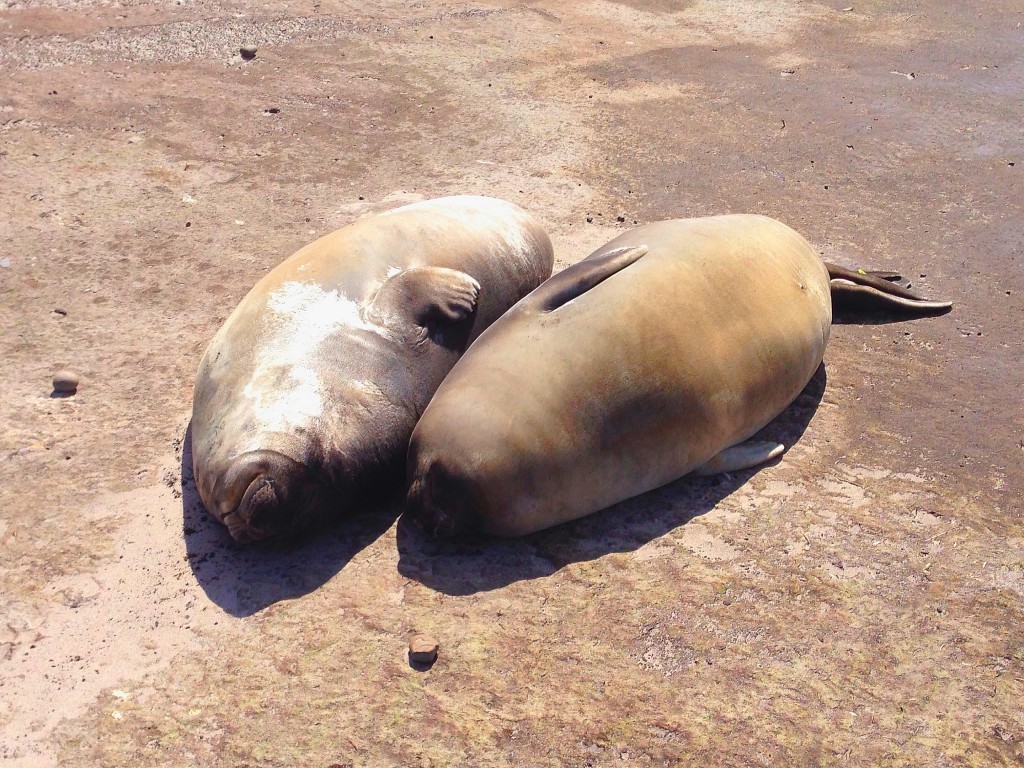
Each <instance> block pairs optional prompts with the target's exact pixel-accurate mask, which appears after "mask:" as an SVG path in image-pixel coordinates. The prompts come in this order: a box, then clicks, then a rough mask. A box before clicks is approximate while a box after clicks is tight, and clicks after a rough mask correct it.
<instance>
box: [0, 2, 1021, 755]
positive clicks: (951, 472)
mask: <svg viewBox="0 0 1024 768" xmlns="http://www.w3.org/2000/svg"><path fill="white" fill-rule="evenodd" d="M851 4H852V5H851ZM253 5H254V4H249V3H241V2H232V1H231V0H195V1H193V0H177V1H176V2H171V1H170V0H122V2H114V1H113V0H111V1H107V0H23V1H21V0H16V1H14V2H11V0H7V2H4V3H2V4H0V179H2V181H0V211H2V215H0V328H2V333H0V359H2V360H3V363H4V364H3V370H2V372H0V456H2V461H0V583H2V592H0V761H2V762H3V764H4V765H11V766H19V767H20V766H36V765H58V764H59V765H62V766H121V765H129V764H130V765H139V766H178V765H181V766H184V765H197V764H201V765H212V766H221V765H224V766H228V765H230V766H242V765H246V766H298V765H312V766H316V765H319V766H324V768H326V766H329V765H332V764H338V765H353V766H392V765H401V766H447V765H473V766H513V765H514V766H523V765H526V766H560V765H567V766H568V765H571V766H612V765H615V766H619V765H641V766H642V765H702V766H703V765H716V766H717V765H720V766H759V765H765V766H774V765H792V766H818V765H850V766H864V765H884V766H903V765H906V766H911V765H912V766H921V765H928V766H961V765H964V766H967V765H969V766H994V765H1020V764H1024V715H1022V713H1021V698H1022V694H1024V634H1022V629H1021V628H1022V626H1024V533H1022V527H1021V514H1020V508H1021V505H1020V497H1021V492H1022V491H1024V471H1022V466H1021V465H1022V460H1024V433H1022V429H1024V427H1022V424H1024V418H1022V416H1024V413H1022V410H1024V409H1022V401H1021V392H1020V384H1021V372H1022V369H1024V362H1022V360H1021V354H1020V328H1021V327H1022V320H1024V312H1022V307H1024V304H1022V302H1021V296H1022V295H1024V177H1022V175H1021V174H1022V173H1024V101H1022V100H1021V98H1020V96H1021V93H1022V92H1024V59H1022V57H1021V51H1022V50H1024V28H1022V25H1024V6H1022V5H1021V3H1020V0H991V1H990V2H986V3H962V2H955V1H954V0H931V1H930V2H924V1H923V0H920V1H919V0H901V1H900V2H881V0H840V2H834V3H828V4H820V3H814V2H801V1H797V0H771V1H769V0H747V1H745V2H744V1H741V0H693V1H692V2H670V1H669V0H620V1H619V2H612V1H611V0H579V1H577V0H556V1H555V2H550V3H539V2H535V3H530V2H507V3H500V2H492V0H481V1H480V2H476V3H473V4H465V3H454V2H447V3H446V2H442V1H441V0H422V1H421V2H408V3H398V2H394V0H388V1H386V2H382V3H375V4H367V3H358V2H350V3H346V2H335V1H334V0H314V1H313V2H307V1H298V2H281V1H280V0H275V1H272V2H269V3H263V4H260V8H259V11H258V12H255V11H253V10H252V8H253ZM244 43H253V44H256V45H258V46H259V53H258V55H257V57H256V59H255V60H253V61H249V62H244V61H242V60H241V58H240V57H239V55H238V48H239V46H240V45H241V44H244ZM452 193H488V194H494V195H497V196H501V197H505V198H508V199H510V200H513V201H515V202H517V203H519V204H521V205H523V206H525V207H526V208H528V209H530V210H531V211H533V212H535V213H536V214H538V215H539V216H540V217H541V218H542V219H543V220H544V221H545V222H546V223H547V225H548V226H549V227H550V231H551V233H552V236H553V239H554V241H555V244H556V248H557V253H558V257H559V265H560V266H564V265H565V264H567V263H570V262H573V261H575V260H577V259H580V258H582V257H583V256H585V255H586V254H587V253H588V252H589V250H590V249H591V248H593V247H595V246H597V245H598V244H600V243H602V242H604V241H606V240H608V239H610V238H611V237H612V236H614V235H615V234H616V233H617V232H618V231H619V230H620V229H622V228H625V227H628V226H631V225H632V224H633V222H634V221H637V222H646V221H651V220H655V219H659V218H665V217H670V216H688V215H702V214H710V213H724V212H737V211H753V212H763V213H767V214H770V215H774V216H776V217H778V218H781V219H782V220H784V221H786V222H787V223H789V224H791V225H792V226H794V227H796V228H797V229H798V230H800V231H801V232H802V233H803V234H804V235H806V236H807V237H808V238H809V239H811V240H812V242H814V243H815V244H816V245H817V246H818V247H819V248H820V249H821V251H822V253H823V254H824V255H825V256H826V257H828V258H829V259H832V260H835V261H838V262H840V263H843V264H846V265H849V266H864V267H868V268H896V269H899V270H902V271H904V272H905V274H907V275H908V276H909V277H911V279H912V280H913V282H914V284H915V286H916V287H918V288H920V289H921V290H922V291H923V292H925V293H927V294H931V295H935V296H937V297H943V298H945V297H948V298H951V299H953V300H954V301H956V302H957V306H956V309H955V311H954V312H953V313H952V314H950V315H947V316H945V317H942V318H937V319H927V320H918V321H913V322H904V323H882V324H872V325H867V324H865V325H841V326H838V327H837V328H835V329H834V331H833V341H832V344H831V346H830V348H829V351H828V354H827V357H826V365H825V367H824V369H823V370H822V371H821V372H819V375H818V376H817V377H816V379H815V381H814V382H812V384H811V385H810V387H809V388H808V390H807V392H806V393H805V394H804V395H803V396H802V397H801V399H800V400H799V401H798V402H797V403H796V404H795V405H794V407H793V408H791V409H790V411H788V412H787V413H786V414H785V415H784V416H782V417H781V418H780V419H779V421H778V422H777V423H776V424H774V425H773V426H772V427H770V431H771V432H772V433H773V434H774V435H777V436H780V437H781V438H782V439H783V440H784V441H785V442H788V443H789V444H791V445H792V448H791V449H790V450H789V452H788V453H787V454H786V455H785V457H784V458H783V459H782V461H781V462H779V463H778V464H776V465H775V466H772V467H768V468H765V469H763V470H761V471H758V472H756V473H745V474H743V475H742V476H733V477H720V478H712V479H707V480H701V481H695V482H680V483H677V484H675V485H673V486H670V487H667V488H664V489H661V490H659V491H657V492H654V493H651V494H648V495H647V496H644V497H642V498H639V499H636V500H633V501H630V502H627V503H625V504H622V505H619V506H618V507H616V508H614V509H611V510H608V511H606V512H604V513H601V514H599V515H596V516H594V517H592V518H589V519H587V520H584V521H581V522H579V523H576V524H572V525H568V526H564V527H562V528H559V529H556V530H553V531H550V532H548V533H545V534H541V535H538V536H534V537H531V538H529V539H527V540H523V541H515V542H464V543H458V544H446V545H437V544H433V543H431V542H428V541H424V540H423V539H421V538H420V537H419V536H417V535H416V533H415V532H413V531H410V530H409V529H408V527H407V526H406V525H405V524H404V523H402V522H401V520H397V518H398V512H399V510H398V509H397V508H392V507H388V508H384V509H379V510H372V511H369V512H368V513H367V515H366V516H365V517H364V518H360V519H358V520H353V521H346V522H345V523H344V524H343V525H341V526H339V528H338V529H337V531H335V532H333V533H330V534H328V535H325V536H323V537H321V538H319V539H316V540H314V541H310V542H307V543H306V544H304V545H302V546H300V547H299V548H297V549H295V550H291V551H272V552H267V551H260V550H251V549H241V548H237V547H234V546H232V545H231V544H230V543H229V542H228V541H227V540H226V536H225V535H224V533H223V532H222V531H221V530H220V529H219V528H218V527H217V526H216V525H214V524H213V523H212V522H211V521H210V520H209V519H208V518H207V517H206V516H205V514H204V513H203V512H202V510H201V509H200V508H199V506H198V505H197V503H196V501H195V491H194V486H193V485H192V481H191V477H190V474H189V472H188V445H187V443H186V442H184V436H185V427H186V424H187V420H188V413H189V407H190V396H191V387H192V381H193V376H194V372H195V368H196V365H197V363H198V360H199V356H200V355H201V353H202V350H203V348H204V346H205V344H206V343H207V341H208V340H209V338H210V336H211V335H212V333H213V332H214V330H215V329H216V328H217V326H218V325H219V323H220V322H221V321H222V320H223V318H224V317H225V316H226V314H227V313H228V312H229V311H230V310H231V308H232V307H233V306H234V305H235V304H236V303H237V301H238V300H239V299H240V298H241V297H242V296H243V295H244V294H245V293H246V291H247V290H248V289H249V287H250V286H251V285H252V284H253V283H254V282H255V281H256V279H257V278H258V277H259V276H260V275H261V274H263V273H264V272H265V271H266V270H267V269H268V268H270V267H271V266H273V265H274V264H276V263H277V262H278V261H280V260H281V259H282V258H283V257H285V256H287V255H288V254H290V253H291V252H292V251H293V250H295V249H296V248H297V247H299V246H300V245H302V244H304V243H305V242H307V241H309V240H311V239H313V238H314V237H315V236H317V235H320V234H322V233H325V232H327V231H330V230H332V229H334V228H336V227H338V226H341V225H343V224H345V223H347V222H349V221H351V220H353V218H355V217H357V216H359V215H361V214H363V213H367V212H372V211H375V210H380V209H384V208H389V207H393V206H394V205H396V204H398V203H400V202H403V201H408V200H415V199H419V198H421V197H433V196H439V195H444V194H452ZM588 216H589V217H590V218H591V219H592V221H590V222H588V220H587V217H588ZM619 217H622V221H621V222H620V221H619V220H618V218H619ZM61 368H71V369H73V370H75V371H77V372H78V373H79V374H80V375H81V377H82V384H81V387H80V389H79V392H78V394H77V395H75V396H74V397H69V398H63V399H61V398H52V397H51V396H50V386H49V383H50V377H51V376H52V374H53V373H54V372H55V371H56V370H59V369H61ZM182 467H185V471H182ZM417 631H427V632H431V633H433V634H434V635H436V636H437V637H438V638H439V640H440V642H441V645H442V648H441V656H440V659H439V660H438V662H437V664H436V665H435V666H434V667H433V668H432V669H431V670H429V671H427V672H422V671H417V670H413V669H411V668H410V667H409V665H408V663H407V661H406V658H405V648H406V642H407V639H408V637H409V636H410V635H411V634H412V633H413V632H417Z"/></svg>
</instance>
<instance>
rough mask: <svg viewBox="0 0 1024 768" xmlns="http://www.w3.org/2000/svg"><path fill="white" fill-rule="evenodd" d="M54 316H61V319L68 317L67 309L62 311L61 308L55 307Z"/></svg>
mask: <svg viewBox="0 0 1024 768" xmlns="http://www.w3.org/2000/svg"><path fill="white" fill-rule="evenodd" d="M53 314H55V315H60V316H61V317H67V316H68V311H67V310H66V309H61V308H60V307H54V308H53Z"/></svg>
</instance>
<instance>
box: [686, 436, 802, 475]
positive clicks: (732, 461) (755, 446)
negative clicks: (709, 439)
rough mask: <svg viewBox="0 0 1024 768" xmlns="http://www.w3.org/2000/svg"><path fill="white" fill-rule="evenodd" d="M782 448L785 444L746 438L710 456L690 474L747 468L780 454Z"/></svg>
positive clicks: (706, 473)
mask: <svg viewBox="0 0 1024 768" xmlns="http://www.w3.org/2000/svg"><path fill="white" fill-rule="evenodd" d="M784 450H786V446H784V445H783V444H782V443H770V442H763V441H761V440H747V441H745V442H742V443H737V444H736V445H734V446H732V447H731V448H726V449H725V450H724V451H722V452H721V453H718V454H716V455H715V456H712V457H711V458H710V459H708V460H707V461H706V462H704V463H703V464H701V465H700V466H699V467H697V468H696V469H695V470H693V473H692V474H695V475H718V474H721V473H723V472H736V471H738V470H741V469H749V468H750V467H756V466H758V465H760V464H764V463H765V462H768V461H771V460H772V459H774V458H775V457H776V456H781V455H782V452H783V451H784Z"/></svg>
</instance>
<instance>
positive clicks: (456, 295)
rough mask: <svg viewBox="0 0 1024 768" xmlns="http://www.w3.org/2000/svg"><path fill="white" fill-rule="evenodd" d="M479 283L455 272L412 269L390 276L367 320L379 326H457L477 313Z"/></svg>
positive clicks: (372, 303) (439, 268) (444, 269)
mask: <svg viewBox="0 0 1024 768" xmlns="http://www.w3.org/2000/svg"><path fill="white" fill-rule="evenodd" d="M479 295H480V283H478V282H477V281H476V280H474V279H473V278H472V277H470V276H469V275H467V274H466V273H465V272H459V271H458V270H455V269H447V268H445V267H413V268H412V269H405V270H402V271H401V272H399V273H398V274H396V275H392V276H391V277H389V278H388V279H387V280H385V281H384V284H383V285H382V286H381V287H380V289H379V290H378V291H377V294H376V295H375V296H374V297H373V298H372V299H371V300H370V303H369V306H368V307H367V315H368V318H369V319H370V320H372V321H374V322H376V323H379V324H381V325H388V324H393V323H396V322H398V323H401V322H402V321H403V320H404V321H406V322H411V323H414V324H415V325H419V326H424V325H427V324H428V323H432V322H440V323H457V322H459V321H460V320H465V319H466V318H467V317H469V316H470V315H472V314H473V312H474V311H476V303H477V298H478V297H479Z"/></svg>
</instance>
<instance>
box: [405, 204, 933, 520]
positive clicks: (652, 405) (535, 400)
mask: <svg viewBox="0 0 1024 768" xmlns="http://www.w3.org/2000/svg"><path fill="white" fill-rule="evenodd" d="M830 273H831V277H832V279H831V281H830ZM831 294H836V295H837V296H844V297H850V298H854V299H856V298H864V297H867V298H868V299H870V300H876V301H881V302H884V303H886V305H887V306H890V307H892V308H895V309H903V310H913V311H918V312H939V311H944V310H946V309H948V308H949V306H951V305H949V304H948V303H945V302H929V301H925V300H923V299H921V298H919V297H917V296H915V295H914V294H912V293H910V292H909V291H907V290H905V289H903V288H901V287H899V286H897V285H893V284H892V283H890V282H889V281H888V280H885V279H882V278H879V277H877V276H872V275H870V274H867V273H863V272H852V271H850V270H844V269H841V268H838V267H831V266H826V265H825V264H823V263H822V262H821V260H820V259H819V258H818V256H817V254H816V253H815V252H814V250H813V248H812V247H811V246H810V244H809V243H808V242H807V241H806V240H804V239H803V238H802V237H801V236H800V235H798V234H797V233H796V232H794V231H793V230H792V229H790V228H789V227H787V226H785V225H783V224H781V223H779V222H777V221H774V220H772V219H769V218H766V217H763V216H746V215H740V216H717V217H711V218H704V219H690V220H676V221H665V222H660V223H656V224H650V225H648V226H643V227H640V228H638V229H634V230H632V231H630V232H627V233H625V234H623V235H622V236H621V237H618V238H616V239H615V240H613V241H612V242H610V243H608V244H607V245H605V246H603V247H602V248H600V249H599V250H598V251H596V252H595V253H594V254H592V255H591V256H589V257H588V258H587V259H585V260H583V261H582V262H580V263H578V264H576V265H574V266H572V267H569V268H568V269H566V270H565V271H563V272H561V273H559V274H558V275H556V276H555V277H553V278H551V279H550V280H548V281H547V282H546V283H544V284H543V285H542V286H541V287H539V288H538V289H537V290H536V291H534V292H533V293H531V294H530V295H529V296H527V297H526V298H524V299H523V300H522V301H520V302H519V303H518V304H517V305H516V306H515V307H513V308H512V309H511V310H510V311H509V313H508V314H506V315H505V316H504V317H503V318H502V319H501V320H499V321H498V322H496V323H495V324H494V325H493V326H491V328H489V329H488V330H487V331H486V332H485V333H484V334H483V335H482V336H481V337H480V338H479V339H478V340H477V341H476V342H475V343H474V345H473V346H472V348H471V349H470V350H469V351H468V352H467V353H466V355H465V356H464V357H463V358H462V359H461V360H460V361H459V363H458V364H457V365H456V366H455V368H454V369H453V370H452V372H451V373H450V374H449V375H448V378H447V379H446V380H445V382H444V383H443V384H442V386H441V387H440V388H439V389H438V391H437V393H436V395H435V396H434V399H433V400H432V401H431V404H430V405H429V406H428V408H427V410H426V411H425V412H424V414H423V416H422V418H421V419H420V421H419V424H418V425H417V427H416V429H415V430H414V432H413V436H412V439H411V442H410V447H409V458H408V474H409V479H410V481H411V486H410V490H409V496H408V510H409V514H411V516H412V517H413V518H414V519H416V520H418V521H419V522H420V523H421V524H423V526H424V527H425V528H426V529H427V530H428V531H433V532H439V533H455V532H459V531H463V530H470V529H475V530H478V531H481V532H484V533H488V534H495V535H501V536H519V535H524V534H527V533H530V532H533V531H537V530H540V529H543V528H547V527H549V526H552V525H556V524H558V523H562V522H565V521H567V520H572V519H574V518H578V517H581V516H583V515H587V514H589V513H591V512H595V511H597V510H599V509H602V508H604V507H607V506H610V505H611V504H614V503H616V502H619V501H622V500H624V499H626V498H629V497H631V496H635V495H637V494H640V493H643V492H645V491H649V490H651V489H653V488H656V487H658V486H661V485H664V484H665V483H668V482H670V481H672V480H675V479H677V478H679V477H681V476H683V475H686V474H689V473H691V472H704V473H710V472H721V471H728V470H734V469H740V468H744V467H749V466H755V465H757V464H759V463H762V462H764V461H767V460H769V459H771V458H773V457H774V456H777V455H778V454H779V453H780V452H781V451H782V450H783V447H782V446H781V445H777V444H770V443H748V442H744V441H746V440H747V438H749V437H750V436H752V435H753V434H754V433H755V432H757V431H758V430H759V429H761V428H762V427H763V426H764V425H765V424H767V423H768V422H769V421H771V420H772V419H773V418H775V417H776V416H778V415H779V414H780V413H781V412H782V411H783V410H784V409H785V408H786V407H787V406H788V405H789V404H790V403H791V402H792V401H793V400H794V399H795V398H796V397H797V396H798V395H799V393H800V392H801V390H802V389H803V388H804V387H805V386H806V385H807V383H808V382H809V381H810V379H811V377H812V376H813V374H814V372H815V370H816V369H817V368H818V366H819V365H820V363H821V361H822V356H823V355H824V352H825V345H826V343H827V342H828V338H829V331H830V328H831V322H832V300H831Z"/></svg>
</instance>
